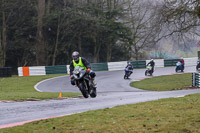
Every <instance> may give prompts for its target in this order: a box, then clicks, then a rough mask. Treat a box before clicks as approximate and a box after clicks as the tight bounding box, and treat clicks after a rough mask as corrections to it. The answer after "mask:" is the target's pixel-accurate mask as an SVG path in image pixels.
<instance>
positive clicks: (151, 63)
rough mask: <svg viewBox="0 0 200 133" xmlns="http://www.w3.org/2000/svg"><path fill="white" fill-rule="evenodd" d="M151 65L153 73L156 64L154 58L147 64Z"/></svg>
mask: <svg viewBox="0 0 200 133" xmlns="http://www.w3.org/2000/svg"><path fill="white" fill-rule="evenodd" d="M148 65H150V66H151V71H152V73H153V72H154V66H155V62H154V60H153V59H151V61H150V62H149V63H148V64H147V66H148Z"/></svg>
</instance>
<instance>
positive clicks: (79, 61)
mask: <svg viewBox="0 0 200 133" xmlns="http://www.w3.org/2000/svg"><path fill="white" fill-rule="evenodd" d="M72 58H73V60H72V61H71V63H70V67H69V69H70V78H71V84H72V85H75V82H74V79H73V71H74V67H76V66H81V67H84V70H86V72H87V73H89V75H90V77H91V83H92V85H93V86H96V83H95V82H94V78H95V76H96V74H95V72H93V71H92V70H91V66H90V63H89V62H88V61H87V60H86V59H85V58H84V57H79V53H78V52H77V51H74V52H73V53H72Z"/></svg>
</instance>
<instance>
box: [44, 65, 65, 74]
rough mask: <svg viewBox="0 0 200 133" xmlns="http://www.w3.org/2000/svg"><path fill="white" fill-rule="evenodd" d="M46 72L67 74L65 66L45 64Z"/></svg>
mask: <svg viewBox="0 0 200 133" xmlns="http://www.w3.org/2000/svg"><path fill="white" fill-rule="evenodd" d="M45 70H46V74H67V66H66V65H59V66H45Z"/></svg>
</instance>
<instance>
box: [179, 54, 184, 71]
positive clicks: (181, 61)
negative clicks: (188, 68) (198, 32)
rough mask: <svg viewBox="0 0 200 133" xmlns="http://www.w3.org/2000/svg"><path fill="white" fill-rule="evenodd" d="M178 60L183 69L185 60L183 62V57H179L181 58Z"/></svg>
mask: <svg viewBox="0 0 200 133" xmlns="http://www.w3.org/2000/svg"><path fill="white" fill-rule="evenodd" d="M179 62H180V63H182V68H183V70H184V68H185V62H184V59H183V57H181V59H180V60H179Z"/></svg>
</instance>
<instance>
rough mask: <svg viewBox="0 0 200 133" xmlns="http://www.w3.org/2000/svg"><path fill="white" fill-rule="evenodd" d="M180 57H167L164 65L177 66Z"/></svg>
mask: <svg viewBox="0 0 200 133" xmlns="http://www.w3.org/2000/svg"><path fill="white" fill-rule="evenodd" d="M178 60H179V59H167V60H164V67H168V66H176V63H177V62H178Z"/></svg>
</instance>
